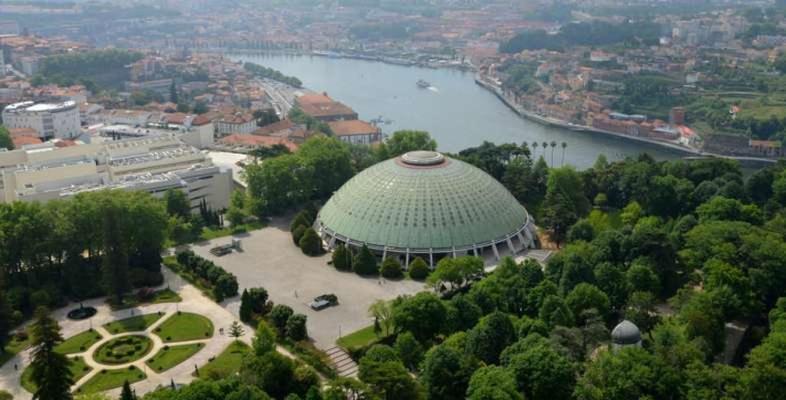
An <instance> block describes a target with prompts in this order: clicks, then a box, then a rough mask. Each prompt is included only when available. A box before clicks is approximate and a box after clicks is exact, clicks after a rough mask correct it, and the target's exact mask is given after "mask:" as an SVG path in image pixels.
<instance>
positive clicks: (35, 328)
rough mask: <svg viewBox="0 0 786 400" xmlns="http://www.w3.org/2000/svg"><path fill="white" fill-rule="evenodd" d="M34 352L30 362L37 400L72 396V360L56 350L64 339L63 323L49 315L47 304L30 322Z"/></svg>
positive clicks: (58, 399)
mask: <svg viewBox="0 0 786 400" xmlns="http://www.w3.org/2000/svg"><path fill="white" fill-rule="evenodd" d="M31 333H32V345H33V356H32V361H31V362H30V369H31V370H32V373H31V380H32V382H33V383H34V384H35V387H36V391H35V393H33V399H34V400H68V399H71V398H72V397H71V385H72V384H73V383H74V379H73V376H72V375H71V369H70V365H71V360H70V359H69V358H68V357H66V356H65V355H63V354H60V353H58V352H56V351H55V347H56V346H57V345H58V344H60V343H62V342H63V336H62V335H61V334H60V325H58V324H57V321H55V320H53V319H52V318H50V317H49V311H48V310H47V309H46V308H43V307H41V308H39V309H38V310H36V317H35V322H33V325H32V326H31Z"/></svg>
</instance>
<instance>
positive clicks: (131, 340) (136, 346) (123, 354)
mask: <svg viewBox="0 0 786 400" xmlns="http://www.w3.org/2000/svg"><path fill="white" fill-rule="evenodd" d="M152 348H153V341H152V340H150V338H148V337H145V336H139V335H130V336H121V337H117V338H114V339H112V340H110V341H108V342H106V343H104V344H102V345H101V346H100V347H99V348H98V349H97V350H96V351H95V352H94V353H93V359H94V360H96V361H97V362H100V363H101V364H108V365H119V364H125V363H129V362H132V361H136V360H138V359H140V358H142V357H144V356H146V355H147V353H149V352H150V350H151V349H152Z"/></svg>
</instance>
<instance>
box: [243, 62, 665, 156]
mask: <svg viewBox="0 0 786 400" xmlns="http://www.w3.org/2000/svg"><path fill="white" fill-rule="evenodd" d="M232 58H233V59H235V60H241V61H248V62H253V63H256V64H260V65H264V66H266V67H270V68H274V69H277V70H279V71H281V72H282V73H284V74H286V75H292V76H296V77H298V78H299V79H300V80H302V81H303V85H304V86H305V87H307V88H309V89H311V90H314V91H319V92H327V93H328V95H330V97H332V98H334V99H336V100H338V101H341V102H343V103H344V104H346V105H348V106H350V107H352V108H354V109H355V111H357V112H358V114H359V116H360V118H361V119H365V120H370V119H374V118H377V117H380V116H381V117H382V118H384V119H389V120H391V122H390V124H387V125H381V127H382V130H383V131H384V132H385V133H392V132H394V131H396V130H399V129H417V130H425V131H428V132H429V133H431V136H432V137H433V138H434V139H435V140H436V141H437V144H438V147H439V150H441V151H446V152H458V151H459V150H462V149H465V148H467V147H473V146H477V145H479V144H481V143H482V142H483V141H484V140H487V141H490V142H494V143H497V144H499V143H506V142H515V143H521V142H527V143H529V144H530V145H531V144H532V143H533V142H538V144H539V146H538V147H537V149H536V151H535V154H536V156H540V155H544V156H545V159H546V161H547V162H548V163H549V164H550V165H551V164H552V149H551V147H549V148H548V149H547V150H546V151H545V153H544V151H543V147H542V143H543V142H552V141H556V142H557V143H558V145H557V147H556V148H555V149H554V150H553V164H554V165H557V166H559V165H560V164H561V163H562V147H561V143H562V142H565V143H566V144H567V147H566V149H565V164H571V165H574V166H576V167H577V168H582V169H583V168H587V167H589V166H591V165H592V164H593V163H594V162H595V160H596V159H597V157H598V155H600V154H605V155H606V157H607V158H608V159H609V160H617V159H621V158H624V157H627V156H635V155H638V154H639V153H642V152H647V153H649V154H650V155H652V156H653V157H654V158H656V159H660V160H663V159H673V158H676V157H678V155H676V154H675V153H672V152H669V151H667V150H665V149H662V148H660V147H657V146H655V145H647V144H642V143H634V142H629V141H626V140H624V139H618V138H613V137H607V136H603V135H597V134H589V133H579V132H573V131H570V130H566V129H559V128H552V127H547V126H543V125H540V124H537V123H535V122H532V121H528V120H526V119H523V118H521V117H519V116H518V115H517V114H516V113H514V112H513V111H512V110H510V109H509V108H508V107H507V106H505V104H503V103H502V101H500V100H499V99H498V98H497V97H496V96H495V95H494V94H492V93H490V92H488V91H487V90H486V89H484V88H482V87H480V86H478V85H476V84H475V82H474V75H473V73H471V72H462V71H457V70H452V69H429V68H420V67H406V66H399V65H391V64H385V63H381V62H373V61H365V60H354V59H341V58H327V57H318V56H297V55H280V54H259V55H247V54H244V55H233V56H232ZM419 79H423V80H425V81H428V82H429V83H431V85H432V88H429V89H420V88H418V87H417V86H416V85H415V83H416V82H417V81H418V80H419Z"/></svg>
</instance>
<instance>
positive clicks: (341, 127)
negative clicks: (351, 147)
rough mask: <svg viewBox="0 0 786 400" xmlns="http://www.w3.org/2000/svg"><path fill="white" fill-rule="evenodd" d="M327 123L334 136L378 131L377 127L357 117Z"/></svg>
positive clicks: (367, 133) (366, 133)
mask: <svg viewBox="0 0 786 400" xmlns="http://www.w3.org/2000/svg"><path fill="white" fill-rule="evenodd" d="M328 125H329V126H330V130H332V131H333V133H335V134H336V136H354V135H369V134H374V133H377V132H379V129H378V128H377V127H376V126H374V125H371V124H369V123H368V122H366V121H361V120H359V119H353V120H348V121H333V122H328Z"/></svg>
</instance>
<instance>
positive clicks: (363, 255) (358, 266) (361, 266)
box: [352, 245, 379, 275]
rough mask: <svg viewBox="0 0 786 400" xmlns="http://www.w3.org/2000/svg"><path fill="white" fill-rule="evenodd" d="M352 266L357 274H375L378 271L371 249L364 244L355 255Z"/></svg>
mask: <svg viewBox="0 0 786 400" xmlns="http://www.w3.org/2000/svg"><path fill="white" fill-rule="evenodd" d="M352 268H353V269H354V270H355V273H357V274H358V275H376V274H378V273H379V270H378V267H377V259H376V258H375V257H374V255H373V254H371V250H369V249H368V247H366V245H363V247H362V248H361V249H360V252H358V255H357V256H355V260H354V262H353V263H352Z"/></svg>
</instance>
